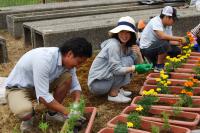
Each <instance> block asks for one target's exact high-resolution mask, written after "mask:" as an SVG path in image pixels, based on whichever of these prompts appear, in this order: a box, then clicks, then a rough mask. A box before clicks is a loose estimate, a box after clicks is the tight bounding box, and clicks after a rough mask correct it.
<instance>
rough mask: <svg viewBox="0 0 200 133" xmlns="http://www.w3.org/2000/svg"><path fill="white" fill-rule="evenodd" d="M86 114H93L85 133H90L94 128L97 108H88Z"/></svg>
mask: <svg viewBox="0 0 200 133" xmlns="http://www.w3.org/2000/svg"><path fill="white" fill-rule="evenodd" d="M85 112H86V113H91V116H90V119H89V121H88V125H87V127H86V130H85V133H90V132H91V129H92V126H93V123H94V119H95V116H96V113H97V108H96V107H86V108H85Z"/></svg>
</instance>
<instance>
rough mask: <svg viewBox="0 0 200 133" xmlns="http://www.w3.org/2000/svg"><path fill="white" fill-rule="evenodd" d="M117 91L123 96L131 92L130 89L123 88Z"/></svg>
mask: <svg viewBox="0 0 200 133" xmlns="http://www.w3.org/2000/svg"><path fill="white" fill-rule="evenodd" d="M119 93H121V94H122V95H124V96H126V97H127V96H130V95H131V94H132V92H131V91H125V90H124V89H123V88H121V89H119Z"/></svg>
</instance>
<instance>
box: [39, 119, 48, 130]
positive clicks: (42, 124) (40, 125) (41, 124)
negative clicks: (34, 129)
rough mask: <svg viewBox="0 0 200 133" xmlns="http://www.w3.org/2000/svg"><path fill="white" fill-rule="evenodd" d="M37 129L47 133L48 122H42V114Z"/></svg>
mask: <svg viewBox="0 0 200 133" xmlns="http://www.w3.org/2000/svg"><path fill="white" fill-rule="evenodd" d="M38 127H39V129H41V130H42V132H43V133H47V129H48V127H49V124H48V123H47V122H44V116H43V115H42V120H41V121H40V122H39V126H38Z"/></svg>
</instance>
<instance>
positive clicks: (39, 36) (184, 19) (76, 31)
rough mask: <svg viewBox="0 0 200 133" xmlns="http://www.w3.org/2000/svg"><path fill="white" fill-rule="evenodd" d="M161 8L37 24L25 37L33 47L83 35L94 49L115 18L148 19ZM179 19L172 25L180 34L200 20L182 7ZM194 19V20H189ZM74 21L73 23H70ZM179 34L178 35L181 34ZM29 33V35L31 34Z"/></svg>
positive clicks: (111, 26) (57, 44)
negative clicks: (79, 20) (78, 20)
mask: <svg viewBox="0 0 200 133" xmlns="http://www.w3.org/2000/svg"><path fill="white" fill-rule="evenodd" d="M160 11H161V9H151V10H141V11H131V12H122V13H112V14H106V17H105V16H104V15H105V14H104V15H96V16H95V18H99V19H96V20H85V21H82V22H76V21H75V20H73V19H82V18H83V17H77V18H69V20H68V21H66V23H65V24H58V25H51V26H48V25H47V26H41V27H40V26H38V27H34V28H33V29H31V30H30V33H31V35H32V38H29V39H26V37H27V35H26V34H25V40H29V41H31V42H32V43H33V47H41V46H59V45H61V44H62V43H63V42H64V41H65V40H66V39H69V38H72V37H77V36H81V37H85V38H87V39H88V40H89V41H90V42H91V43H92V44H93V45H94V49H98V48H99V44H100V43H101V42H102V41H103V40H105V39H106V38H107V32H108V31H109V30H110V29H111V28H113V27H114V26H115V25H116V22H117V20H118V19H119V18H120V17H122V16H127V15H129V16H133V17H134V19H135V20H136V21H138V20H139V19H145V20H148V19H149V17H150V16H155V15H159V14H160ZM178 13H179V14H180V20H179V21H178V22H177V23H176V25H175V26H174V31H176V32H175V34H177V33H178V32H179V33H181V34H182V35H183V34H185V33H186V32H187V31H189V30H190V29H191V28H192V27H193V26H195V25H197V24H198V22H199V20H200V15H199V13H197V12H196V10H195V9H191V8H190V9H183V10H179V11H178ZM191 19H192V20H194V21H191ZM70 21H74V23H70ZM183 23H184V24H185V25H186V28H182V24H183ZM181 34H179V35H181ZM31 35H30V34H29V37H30V36H31ZM31 42H29V43H31Z"/></svg>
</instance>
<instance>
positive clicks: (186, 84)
mask: <svg viewBox="0 0 200 133" xmlns="http://www.w3.org/2000/svg"><path fill="white" fill-rule="evenodd" d="M193 85H194V84H193V82H191V81H186V82H185V83H184V86H186V87H192V86H193Z"/></svg>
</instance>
